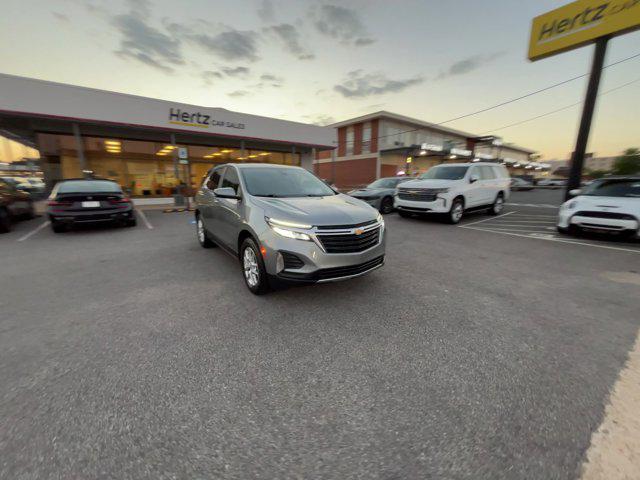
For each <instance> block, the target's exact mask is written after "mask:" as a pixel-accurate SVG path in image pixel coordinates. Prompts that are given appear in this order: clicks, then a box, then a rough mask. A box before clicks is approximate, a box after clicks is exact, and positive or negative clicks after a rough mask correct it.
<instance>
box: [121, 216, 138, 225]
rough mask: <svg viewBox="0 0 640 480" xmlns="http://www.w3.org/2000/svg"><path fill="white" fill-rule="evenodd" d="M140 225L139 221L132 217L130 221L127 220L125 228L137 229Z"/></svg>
mask: <svg viewBox="0 0 640 480" xmlns="http://www.w3.org/2000/svg"><path fill="white" fill-rule="evenodd" d="M137 224H138V220H137V219H136V217H131V218H129V219H127V221H126V222H125V224H124V226H125V227H135V226H136V225H137Z"/></svg>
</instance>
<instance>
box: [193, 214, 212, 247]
mask: <svg viewBox="0 0 640 480" xmlns="http://www.w3.org/2000/svg"><path fill="white" fill-rule="evenodd" d="M196 237H197V238H198V243H199V244H200V246H201V247H202V248H213V247H215V246H216V244H215V243H214V242H212V241H211V239H210V238H209V234H208V233H207V229H206V228H204V223H203V222H202V219H201V218H200V215H196Z"/></svg>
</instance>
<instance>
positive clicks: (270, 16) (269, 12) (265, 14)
mask: <svg viewBox="0 0 640 480" xmlns="http://www.w3.org/2000/svg"><path fill="white" fill-rule="evenodd" d="M258 17H260V19H261V20H262V21H264V22H273V20H274V19H275V17H276V12H275V9H274V8H273V2H272V1H271V0H262V3H260V7H259V8H258Z"/></svg>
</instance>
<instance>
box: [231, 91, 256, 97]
mask: <svg viewBox="0 0 640 480" xmlns="http://www.w3.org/2000/svg"><path fill="white" fill-rule="evenodd" d="M227 95H228V96H229V97H234V98H239V97H246V96H247V95H251V92H249V91H247V90H236V91H234V92H229V93H227Z"/></svg>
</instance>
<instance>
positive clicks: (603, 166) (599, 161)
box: [547, 153, 618, 177]
mask: <svg viewBox="0 0 640 480" xmlns="http://www.w3.org/2000/svg"><path fill="white" fill-rule="evenodd" d="M616 158H618V157H594V154H593V153H587V154H586V155H585V159H584V170H585V172H584V173H585V174H586V173H588V172H589V171H595V170H601V171H605V172H610V171H612V170H613V166H614V165H615V163H616ZM547 163H548V164H549V165H551V175H554V176H558V177H567V176H568V175H569V170H570V163H571V161H570V160H568V159H567V160H549V161H547Z"/></svg>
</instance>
